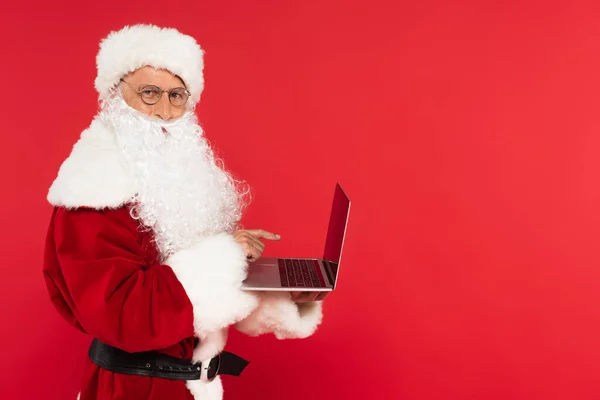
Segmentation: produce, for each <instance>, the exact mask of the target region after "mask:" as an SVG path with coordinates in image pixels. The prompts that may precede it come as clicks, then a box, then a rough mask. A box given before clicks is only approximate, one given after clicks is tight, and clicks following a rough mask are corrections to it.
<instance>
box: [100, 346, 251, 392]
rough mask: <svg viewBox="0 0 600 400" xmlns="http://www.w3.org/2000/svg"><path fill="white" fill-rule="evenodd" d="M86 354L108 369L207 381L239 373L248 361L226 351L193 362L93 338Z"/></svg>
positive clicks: (135, 373) (121, 372)
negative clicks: (121, 348)
mask: <svg viewBox="0 0 600 400" xmlns="http://www.w3.org/2000/svg"><path fill="white" fill-rule="evenodd" d="M88 355H89V357H90V359H91V360H92V361H93V362H94V364H96V365H98V366H99V367H101V368H104V369H106V370H108V371H111V372H116V373H119V374H128V375H141V376H152V377H155V378H164V379H175V380H186V381H189V380H197V379H202V380H203V381H207V382H210V381H212V380H213V379H215V377H216V376H217V374H221V375H233V376H239V375H240V374H241V373H242V371H243V370H244V368H246V366H247V365H248V361H246V360H244V359H243V358H241V357H239V356H236V355H235V354H233V353H230V352H228V351H223V352H221V353H220V354H219V355H217V356H215V357H213V358H212V359H211V360H210V361H209V362H206V363H204V364H202V363H197V364H194V363H192V361H190V360H184V359H181V358H177V357H172V356H169V355H166V354H161V353H158V352H156V351H145V352H139V353H128V352H126V351H123V350H120V349H118V348H116V347H112V346H109V345H107V344H105V343H102V342H101V341H99V340H98V339H94V340H92V344H91V345H90V349H89V351H88Z"/></svg>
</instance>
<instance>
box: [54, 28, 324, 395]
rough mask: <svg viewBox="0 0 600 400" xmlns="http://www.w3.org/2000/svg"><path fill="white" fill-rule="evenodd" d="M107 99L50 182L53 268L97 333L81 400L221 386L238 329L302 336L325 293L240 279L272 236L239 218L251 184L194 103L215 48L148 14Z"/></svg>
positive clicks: (76, 311) (58, 298)
mask: <svg viewBox="0 0 600 400" xmlns="http://www.w3.org/2000/svg"><path fill="white" fill-rule="evenodd" d="M97 69H98V75H97V78H96V80H95V87H96V89H97V90H98V93H99V97H100V110H99V112H98V114H97V115H96V117H95V118H94V120H93V121H92V123H91V125H90V126H89V127H88V128H87V129H86V130H84V131H83V133H82V134H81V137H80V139H79V140H78V142H77V143H76V144H75V146H74V147H73V149H72V151H71V154H70V155H69V157H68V158H67V159H66V160H65V161H64V163H63V164H62V166H61V167H60V170H59V172H58V176H57V177H56V180H55V181H54V182H53V184H52V186H51V187H50V190H49V192H48V201H49V202H50V203H51V204H52V205H53V206H54V208H53V213H52V217H51V221H50V226H49V231H48V236H47V242H46V251H45V260H44V277H45V280H46V284H47V287H48V291H49V294H50V298H51V301H52V303H53V304H54V306H55V307H56V309H57V310H58V312H59V313H60V314H61V316H62V317H64V318H65V319H66V320H67V321H68V322H69V323H70V324H71V325H73V326H74V327H75V328H77V329H79V330H81V331H83V332H85V333H86V334H89V335H90V336H91V337H92V338H93V340H92V344H91V346H90V349H89V357H87V358H86V360H87V361H86V367H85V371H84V374H83V376H84V377H83V383H82V386H81V393H80V398H81V399H82V400H92V399H98V400H108V399H140V400H141V399H144V400H148V399H169V400H176V399H190V400H191V399H196V400H217V399H221V398H222V396H223V388H222V385H221V381H220V378H219V375H220V374H232V375H239V373H240V372H241V370H242V369H243V368H244V366H245V364H246V362H245V361H244V360H243V359H241V358H240V357H237V356H235V355H233V354H232V353H229V352H227V351H224V347H225V343H226V340H227V332H228V329H229V327H230V326H234V327H235V328H237V329H239V330H241V331H242V332H245V333H247V334H249V335H259V334H264V333H269V332H271V333H274V334H275V335H276V337H278V338H280V339H283V338H304V337H307V336H309V335H311V334H312V333H313V332H314V331H315V329H316V328H317V326H318V324H319V323H320V322H321V318H322V313H321V303H320V302H318V301H310V300H312V299H310V298H302V297H301V296H299V297H298V296H293V295H292V294H291V293H277V294H275V293H252V292H245V291H242V290H241V284H242V282H243V280H244V279H245V276H246V268H247V263H248V261H252V260H255V259H257V258H258V257H260V255H261V254H262V252H263V250H264V243H263V242H262V240H261V239H267V240H278V239H279V236H278V235H275V234H273V233H270V232H267V231H264V230H261V229H255V230H243V229H240V226H239V220H240V218H241V216H242V212H243V210H244V207H245V206H246V205H247V196H246V195H247V189H246V188H245V187H244V185H243V184H242V183H241V182H239V181H237V180H236V179H234V178H233V177H232V175H231V174H230V173H228V172H227V171H225V170H224V168H223V167H222V165H221V163H219V162H218V160H216V159H215V156H214V153H213V152H212V150H211V148H210V146H209V144H208V143H207V141H206V139H205V138H204V136H203V131H202V128H201V127H200V126H199V125H198V121H197V119H196V116H195V114H194V107H195V105H196V103H197V102H198V101H199V99H200V94H201V93H202V90H203V87H204V78H203V50H202V49H201V48H200V47H199V46H198V44H197V43H196V41H195V40H194V39H193V38H192V37H190V36H187V35H184V34H181V33H180V32H178V31H177V30H175V29H166V28H159V27H156V26H152V25H136V26H131V27H125V28H123V29H122V30H120V31H118V32H112V33H111V34H110V35H109V36H108V37H107V38H105V39H104V40H103V41H102V42H101V45H100V51H99V53H98V56H97Z"/></svg>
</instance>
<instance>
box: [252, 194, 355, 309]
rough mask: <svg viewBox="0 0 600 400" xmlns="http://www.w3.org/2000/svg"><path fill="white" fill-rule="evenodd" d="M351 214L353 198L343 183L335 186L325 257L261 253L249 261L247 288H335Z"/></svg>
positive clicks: (327, 290) (290, 289)
mask: <svg viewBox="0 0 600 400" xmlns="http://www.w3.org/2000/svg"><path fill="white" fill-rule="evenodd" d="M349 216H350V199H349V198H348V196H347V195H346V193H345V192H344V190H343V189H342V187H341V185H340V184H339V183H337V184H336V186H335V191H334V195H333V205H332V208H331V214H330V216H329V228H328V229H327V238H326V241H325V251H324V253H323V257H321V258H281V257H275V258H267V257H261V258H259V259H258V260H256V261H254V262H251V263H250V264H249V265H248V276H247V278H246V280H245V281H244V282H243V283H242V289H243V290H260V291H303V292H304V291H306V292H308V291H314V292H323V293H322V294H320V295H319V297H320V298H323V297H325V296H326V295H327V294H328V293H327V292H331V291H333V290H334V289H335V287H336V284H337V278H338V274H339V269H340V266H341V259H342V249H343V247H344V238H345V236H346V228H347V226H348V217H349Z"/></svg>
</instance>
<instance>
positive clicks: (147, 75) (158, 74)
mask: <svg viewBox="0 0 600 400" xmlns="http://www.w3.org/2000/svg"><path fill="white" fill-rule="evenodd" d="M123 80H124V81H125V82H127V83H125V82H121V83H120V88H121V93H122V94H123V99H124V100H125V102H126V103H127V104H128V105H129V106H130V107H132V108H134V109H136V110H137V111H139V112H141V113H143V114H146V115H149V116H151V117H155V118H159V119H162V120H165V121H168V120H172V119H176V118H179V117H181V116H182V115H183V114H184V113H185V111H186V104H184V105H182V106H174V105H173V104H171V102H170V101H169V94H168V93H166V92H165V93H163V94H162V96H161V98H160V100H159V101H158V102H157V103H156V104H152V105H150V104H146V103H145V102H144V101H143V100H142V98H141V96H140V95H139V94H138V92H136V90H138V91H139V90H141V89H142V88H143V87H144V86H147V85H154V86H158V87H159V88H161V89H163V90H171V89H174V88H181V87H185V85H184V83H183V81H182V80H181V79H179V77H177V76H175V75H173V74H172V73H170V72H169V71H167V70H164V69H154V68H152V67H142V68H140V69H137V70H135V71H134V72H132V73H131V74H129V75H127V76H124V77H123ZM188 101H189V100H188Z"/></svg>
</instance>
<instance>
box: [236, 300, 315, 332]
mask: <svg viewBox="0 0 600 400" xmlns="http://www.w3.org/2000/svg"><path fill="white" fill-rule="evenodd" d="M255 296H257V298H258V299H259V306H258V308H257V309H256V310H254V311H253V312H252V314H250V315H249V316H248V317H247V318H245V319H244V320H242V321H240V322H238V323H237V324H236V326H235V327H236V328H237V329H238V330H240V331H241V332H243V333H246V334H248V335H250V336H258V335H261V334H264V333H270V332H273V333H274V334H275V336H276V337H277V338H278V339H302V338H306V337H308V336H310V335H312V334H313V333H314V332H315V330H316V329H317V326H319V324H320V323H321V320H322V319H323V312H322V304H321V302H320V301H315V302H310V303H294V302H293V301H292V299H291V296H290V294H289V293H287V292H262V293H257V294H255Z"/></svg>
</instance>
